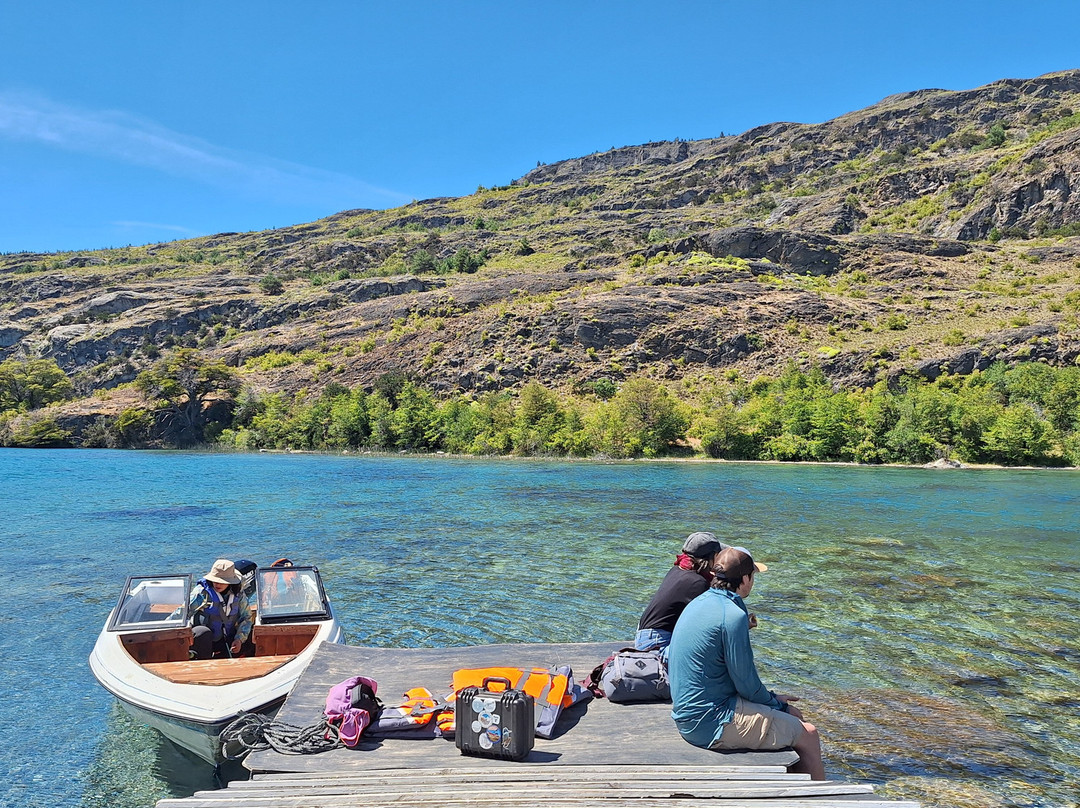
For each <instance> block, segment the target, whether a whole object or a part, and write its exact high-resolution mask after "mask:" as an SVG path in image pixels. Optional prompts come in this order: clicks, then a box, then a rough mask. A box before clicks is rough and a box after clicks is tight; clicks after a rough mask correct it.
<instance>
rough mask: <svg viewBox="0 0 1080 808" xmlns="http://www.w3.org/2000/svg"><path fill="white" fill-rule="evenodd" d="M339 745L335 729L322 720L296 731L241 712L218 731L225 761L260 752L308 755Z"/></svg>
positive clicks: (290, 726) (289, 726) (260, 716)
mask: <svg viewBox="0 0 1080 808" xmlns="http://www.w3.org/2000/svg"><path fill="white" fill-rule="evenodd" d="M340 745H341V741H340V740H339V739H338V733H337V727H335V726H333V725H331V724H329V723H327V720H326V717H325V716H323V717H322V718H320V719H319V721H318V723H315V724H309V725H308V726H306V727H298V726H296V725H294V724H286V723H285V722H284V721H275V720H274V719H272V718H268V717H267V716H265V715H260V714H259V713H243V712H242V713H240V715H238V716H237V717H236V718H235V719H234V720H233V722H232V723H231V724H229V725H228V726H226V727H225V729H223V730H222V731H221V750H222V754H223V755H224V756H225V757H226V758H227V759H228V760H239V759H240V758H242V757H244V755H246V754H247V753H248V752H255V751H261V750H264V749H273V750H274V751H275V752H280V753H281V754H283V755H312V754H315V753H316V752H326V751H329V750H330V749H334V748H336V747H338V746H340Z"/></svg>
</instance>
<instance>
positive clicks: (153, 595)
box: [109, 575, 191, 631]
mask: <svg viewBox="0 0 1080 808" xmlns="http://www.w3.org/2000/svg"><path fill="white" fill-rule="evenodd" d="M190 591H191V576H190V575H157V576H135V575H133V576H131V577H130V578H128V579H127V583H125V584H124V590H123V591H122V592H121V593H120V600H119V601H117V603H116V608H115V609H113V613H112V619H111V620H110V621H109V631H148V630H150V629H157V628H176V627H180V626H185V625H187V610H188V593H189V592H190Z"/></svg>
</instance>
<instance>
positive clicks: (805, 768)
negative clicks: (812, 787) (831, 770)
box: [788, 721, 825, 780]
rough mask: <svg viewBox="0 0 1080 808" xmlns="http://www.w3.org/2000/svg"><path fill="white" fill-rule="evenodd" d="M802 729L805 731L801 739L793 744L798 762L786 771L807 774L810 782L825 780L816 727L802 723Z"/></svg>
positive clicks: (819, 739) (819, 740)
mask: <svg viewBox="0 0 1080 808" xmlns="http://www.w3.org/2000/svg"><path fill="white" fill-rule="evenodd" d="M803 729H805V730H806V732H804V733H803V734H802V737H800V738H799V740H797V741H796V742H795V746H794V749H795V751H796V752H798V753H799V762H798V763H796V764H795V765H793V766H791V767H790V768H789V769H788V770H789V771H793V772H802V773H804V774H809V775H810V779H811V780H824V779H825V763H824V762H823V761H822V759H821V738H820V736H819V735H818V731H817V727H815V726H814V725H813V724H810V723H808V722H806V721H803Z"/></svg>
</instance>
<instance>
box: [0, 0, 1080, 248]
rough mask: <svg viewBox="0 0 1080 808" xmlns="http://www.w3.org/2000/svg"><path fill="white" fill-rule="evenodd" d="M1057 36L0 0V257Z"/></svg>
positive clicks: (799, 23) (782, 5) (837, 13)
mask: <svg viewBox="0 0 1080 808" xmlns="http://www.w3.org/2000/svg"><path fill="white" fill-rule="evenodd" d="M1078 30H1080V3H1076V2H1072V1H1071V0H1070V1H1068V2H1067V1H1066V0H1057V1H1056V2H1043V1H1042V0H1028V2H1026V3H1023V4H1021V5H1017V4H1015V3H1008V4H1007V3H1005V2H1003V1H999V0H981V2H967V1H966V0H952V1H951V2H948V1H946V0H936V2H922V1H921V0H920V1H919V2H902V3H873V2H867V0H859V2H848V0H843V1H839V0H836V1H833V2H830V0H818V2H814V3H810V2H805V0H801V1H800V2H793V1H789V0H783V1H780V2H777V1H770V0H737V1H735V0H732V1H731V2H720V1H719V0H718V1H717V2H698V1H697V0H689V1H688V2H679V0H668V2H665V3H660V2H654V3H648V2H638V1H637V0H622V2H610V3H601V2H588V1H587V0H578V1H577V2H561V0H548V1H547V2H533V3H514V2H512V0H503V1H502V2H408V0H398V2H379V3H372V2H362V1H360V0H357V1H356V2H337V1H334V0H327V1H326V2H319V0H308V1H307V2H299V0H293V2H277V0H261V2H248V0H225V1H224V2H221V0H217V1H216V2H208V1H206V0H189V1H188V2H184V3H181V2H175V1H172V2H170V0H155V1H154V2H148V1H147V0H139V1H138V2H113V1H112V0H96V1H95V2H86V0H78V2H75V1H74V0H64V1H62V2H61V1H58V0H34V2H30V0H0V32H2V33H3V39H2V41H3V43H4V45H3V47H2V48H0V251H2V252H15V251H24V250H26V251H59V250H77V249H91V248H95V247H120V246H124V245H127V244H145V243H150V242H157V241H171V240H174V239H180V238H187V237H191V236H196V235H205V234H209V233H217V232H222V231H246V230H261V229H265V228H271V227H281V226H285V225H291V224H298V223H301V222H306V221H311V220H314V219H317V218H320V217H322V216H326V215H329V214H331V213H335V212H337V211H340V210H345V209H349V208H365V207H366V208H387V207H395V206H397V205H401V204H404V203H407V202H409V201H410V200H412V199H425V198H428V197H434V196H460V195H464V194H469V193H472V192H473V191H475V190H476V188H477V186H478V185H486V186H491V185H504V184H506V183H508V182H510V180H512V179H515V178H517V177H520V176H521V175H523V174H524V173H526V172H527V171H529V169H531V168H533V167H535V166H536V164H537V161H543V162H548V163H550V162H555V161H557V160H560V159H564V158H569V157H577V156H580V155H584V154H588V153H591V152H594V151H602V150H605V149H608V148H611V147H613V146H625V145H631V144H637V143H645V142H648V141H653V140H666V139H671V138H675V137H680V138H686V139H696V138H704V137H713V136H716V135H719V134H720V133H721V132H724V133H727V134H733V133H738V132H742V131H745V130H746V129H749V128H751V127H754V126H758V125H760V124H766V123H771V122H773V121H799V122H806V123H816V122H820V121H824V120H828V119H830V118H833V117H835V116H837V115H842V114H843V113H845V112H849V111H851V110H855V109H860V108H862V107H865V106H868V105H870V104H873V103H875V102H877V101H879V100H881V99H882V98H884V97H885V96H887V95H891V94H893V93H897V92H904V91H908V90H917V89H923V88H927V87H941V88H945V89H952V90H962V89H969V88H972V87H977V86H980V85H983V84H987V83H989V82H992V81H995V80H997V79H1001V78H1030V77H1033V76H1037V75H1041V74H1043V73H1048V72H1052V71H1056V70H1065V69H1072V68H1080V39H1078V38H1077V36H1076V32H1077V31H1078Z"/></svg>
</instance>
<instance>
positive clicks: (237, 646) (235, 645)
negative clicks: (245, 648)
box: [229, 640, 243, 654]
mask: <svg viewBox="0 0 1080 808" xmlns="http://www.w3.org/2000/svg"><path fill="white" fill-rule="evenodd" d="M241 645H243V643H242V642H240V640H233V643H232V645H230V646H229V650H230V651H232V652H233V653H234V654H239V653H240V646H241Z"/></svg>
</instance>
